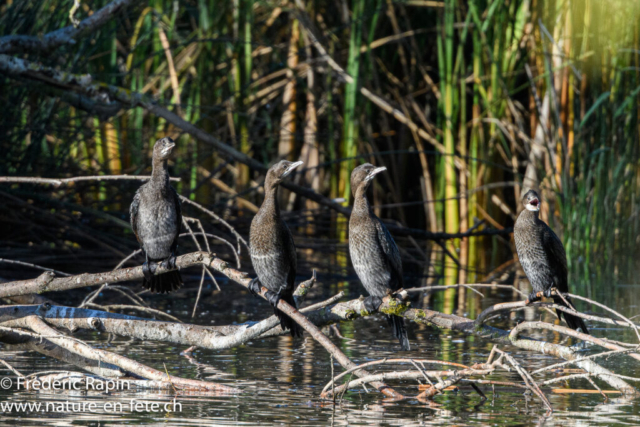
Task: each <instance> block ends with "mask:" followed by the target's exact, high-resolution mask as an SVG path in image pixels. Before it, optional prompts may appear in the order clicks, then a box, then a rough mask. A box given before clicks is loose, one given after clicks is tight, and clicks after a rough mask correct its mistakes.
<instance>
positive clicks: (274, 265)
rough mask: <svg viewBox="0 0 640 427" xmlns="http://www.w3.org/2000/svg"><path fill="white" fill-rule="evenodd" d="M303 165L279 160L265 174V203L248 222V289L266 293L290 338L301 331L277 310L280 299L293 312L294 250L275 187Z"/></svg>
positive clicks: (295, 260)
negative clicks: (252, 273)
mask: <svg viewBox="0 0 640 427" xmlns="http://www.w3.org/2000/svg"><path fill="white" fill-rule="evenodd" d="M302 163H303V162H295V163H293V162H289V161H286V160H282V161H280V162H278V163H276V164H275V165H273V166H272V167H271V168H270V169H269V171H268V172H267V177H266V178H265V181H264V195H265V197H264V201H263V202H262V206H261V207H260V210H259V211H258V213H257V214H256V216H255V217H254V218H253V221H251V230H250V233H249V241H250V244H251V262H252V263H253V268H254V270H255V271H256V273H257V275H258V277H257V278H255V279H253V280H252V281H251V284H250V285H249V289H250V290H251V292H253V293H254V294H257V293H259V292H260V285H262V286H264V287H265V288H267V289H269V292H267V295H266V297H267V299H268V300H269V302H270V303H271V305H273V308H274V312H275V315H276V316H278V319H280V326H282V329H284V330H286V329H289V330H290V331H291V336H292V337H301V336H302V328H301V327H300V326H299V325H298V324H297V323H296V322H295V321H293V320H292V319H291V318H290V317H289V316H287V315H286V314H284V313H283V312H282V311H280V310H278V309H277V308H276V307H277V305H278V301H279V300H280V299H281V298H282V299H283V300H284V301H286V302H287V303H289V305H291V306H292V307H294V308H296V303H295V301H294V299H293V291H294V288H295V278H296V267H297V259H296V246H295V245H294V243H293V237H292V236H291V232H290V231H289V227H287V224H286V223H285V222H284V221H283V220H282V218H281V217H280V207H279V205H278V197H277V193H278V186H279V184H280V183H281V182H282V180H283V179H284V178H286V177H287V176H288V175H289V174H291V172H292V171H293V170H294V169H295V168H297V167H298V166H300V165H301V164H302Z"/></svg>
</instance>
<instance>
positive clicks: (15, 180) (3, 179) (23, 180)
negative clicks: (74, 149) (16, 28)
mask: <svg viewBox="0 0 640 427" xmlns="http://www.w3.org/2000/svg"><path fill="white" fill-rule="evenodd" d="M1 41H2V39H1V38H0V43H1ZM149 179H151V176H150V175H94V176H76V177H73V178H38V177H33V176H0V183H8V184H45V185H54V186H56V187H59V186H61V185H68V184H73V183H76V182H82V181H98V182H100V181H146V180H149ZM171 181H176V182H179V181H180V178H175V177H172V178H171Z"/></svg>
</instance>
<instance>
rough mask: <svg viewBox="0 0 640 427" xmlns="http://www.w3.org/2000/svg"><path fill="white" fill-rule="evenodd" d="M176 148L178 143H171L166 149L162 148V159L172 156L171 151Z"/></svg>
mask: <svg viewBox="0 0 640 427" xmlns="http://www.w3.org/2000/svg"><path fill="white" fill-rule="evenodd" d="M175 146H176V143H175V142H173V141H171V142H169V143H168V144H166V146H165V147H164V148H162V157H168V156H169V154H171V150H173V147H175Z"/></svg>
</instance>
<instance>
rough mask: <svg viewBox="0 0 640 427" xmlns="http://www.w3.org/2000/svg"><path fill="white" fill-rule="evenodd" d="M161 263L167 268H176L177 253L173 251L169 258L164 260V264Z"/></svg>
mask: <svg viewBox="0 0 640 427" xmlns="http://www.w3.org/2000/svg"><path fill="white" fill-rule="evenodd" d="M160 265H161V266H162V268H166V269H167V270H175V269H176V254H175V253H173V252H172V253H171V255H169V257H168V258H167V259H165V260H164V261H162V264H160Z"/></svg>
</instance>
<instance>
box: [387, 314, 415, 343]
mask: <svg viewBox="0 0 640 427" xmlns="http://www.w3.org/2000/svg"><path fill="white" fill-rule="evenodd" d="M387 322H388V323H389V325H390V326H392V327H393V336H394V337H396V338H398V341H400V346H401V347H402V350H403V351H408V350H411V346H410V345H409V337H408V336H407V330H406V328H405V327H404V319H403V318H402V317H400V316H394V315H390V316H387Z"/></svg>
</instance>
